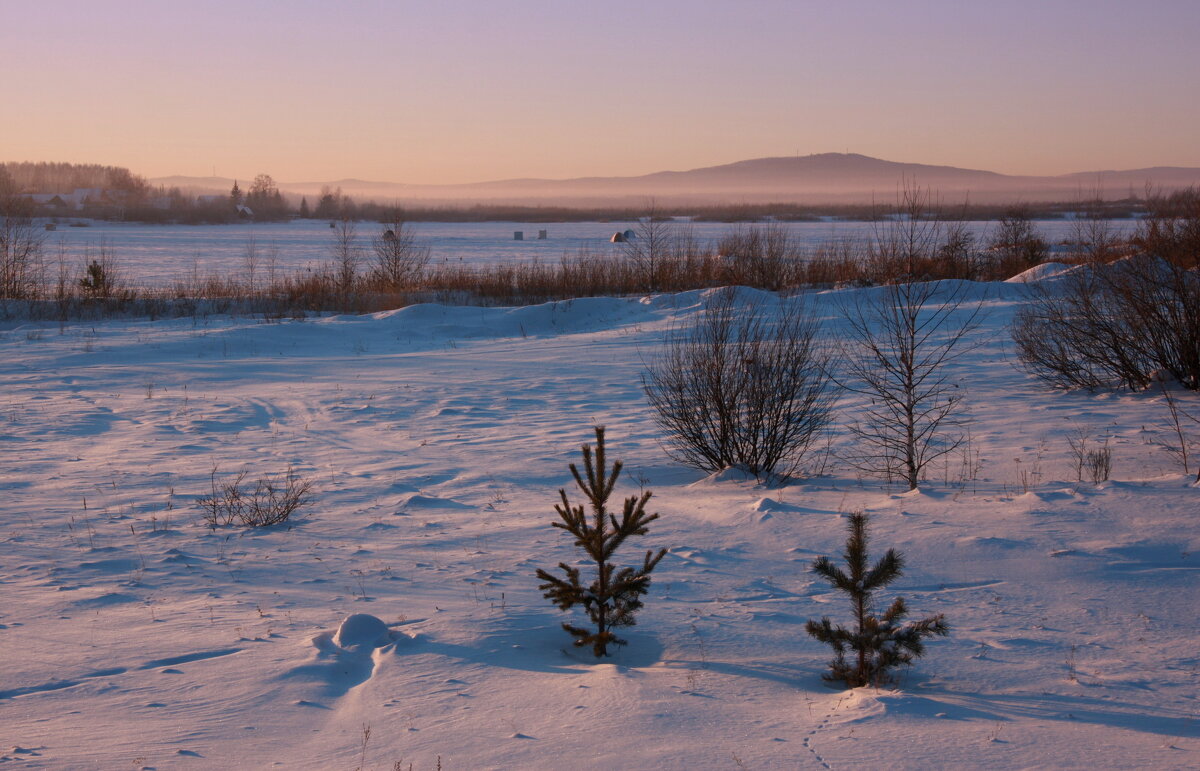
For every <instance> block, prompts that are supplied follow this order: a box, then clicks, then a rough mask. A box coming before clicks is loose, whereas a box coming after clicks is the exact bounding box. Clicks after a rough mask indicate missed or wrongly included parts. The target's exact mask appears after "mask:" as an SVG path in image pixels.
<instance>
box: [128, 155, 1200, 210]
mask: <svg viewBox="0 0 1200 771" xmlns="http://www.w3.org/2000/svg"><path fill="white" fill-rule="evenodd" d="M149 181H150V183H151V184H154V185H160V184H161V185H166V186H168V187H172V186H176V187H181V188H184V189H188V190H192V191H200V190H219V191H227V190H229V188H230V187H232V185H233V180H232V179H225V178H218V177H160V178H157V179H151V180H149ZM241 184H242V186H243V187H245V186H246V184H247V182H246V181H242V182H241ZM905 184H912V185H918V186H920V187H923V188H928V189H930V190H932V191H935V192H936V193H937V194H938V195H939V196H940V197H941V198H942V199H943V200H944V201H947V202H954V201H959V200H963V199H967V198H969V199H970V200H971V201H973V202H976V203H987V202H996V201H1011V200H1017V199H1020V200H1025V201H1031V202H1032V201H1066V200H1072V199H1074V198H1085V197H1090V196H1092V195H1094V193H1095V192H1096V191H1097V190H1100V191H1102V192H1103V193H1104V195H1105V197H1107V198H1119V197H1124V196H1125V195H1127V194H1128V193H1129V192H1130V191H1132V192H1134V193H1137V194H1141V193H1142V192H1143V191H1144V189H1145V188H1146V187H1148V186H1149V187H1152V188H1156V189H1162V190H1168V191H1169V190H1174V189H1178V188H1181V187H1187V186H1190V185H1200V168H1183V167H1169V166H1168V167H1163V166H1160V167H1153V168H1147V169H1129V170H1122V171H1089V172H1079V173H1075V174H1065V175H1061V176H1051V177H1044V176H1041V177H1039V176H1010V175H1005V174H998V173H996V172H993V171H983V170H979V169H961V168H957V167H954V166H933V165H929V164H922V163H898V162H895V161H886V160H882V159H879V158H871V157H869V156H865V155H858V154H854V153H822V154H818V155H807V156H795V157H781V158H756V159H753V160H746V161H738V162H736V163H728V164H723V165H720V166H708V167H704V168H699V169H691V170H688V171H660V172H656V173H653V174H645V175H641V176H632V177H580V178H575V179H561V180H554V179H509V180H498V181H493V182H477V183H471V184H458V185H412V184H404V183H397V182H370V181H364V180H357V179H343V180H335V181H331V182H292V183H289V182H280V183H279V187H280V189H281V190H283V191H284V192H286V193H291V194H294V195H308V196H314V195H316V194H318V193H319V192H320V189H321V188H322V187H323V186H329V187H331V188H338V187H340V188H341V190H342V192H343V193H345V194H347V195H350V196H353V197H355V198H359V199H363V200H365V199H371V198H373V199H375V200H378V201H381V202H382V201H393V200H394V201H399V202H403V203H409V204H412V203H425V204H433V203H446V202H458V203H464V202H480V203H522V204H534V205H537V204H555V205H578V206H591V205H610V204H628V203H638V202H643V201H645V199H647V198H649V197H655V198H657V199H660V200H662V201H663V202H664V203H665V202H668V201H670V202H672V203H675V202H678V203H684V202H688V203H697V204H700V203H708V204H711V203H737V202H744V203H767V202H779V203H782V202H797V203H862V202H869V201H871V200H877V201H883V202H890V201H892V200H894V199H895V197H896V194H897V191H898V190H899V189H900V188H901V187H902V186H903V185H905Z"/></svg>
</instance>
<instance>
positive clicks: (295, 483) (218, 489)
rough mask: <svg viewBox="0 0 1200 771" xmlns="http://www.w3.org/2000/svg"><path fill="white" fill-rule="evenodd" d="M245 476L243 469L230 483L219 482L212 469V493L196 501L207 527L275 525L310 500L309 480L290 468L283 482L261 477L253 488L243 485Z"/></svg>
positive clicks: (214, 470)
mask: <svg viewBox="0 0 1200 771" xmlns="http://www.w3.org/2000/svg"><path fill="white" fill-rule="evenodd" d="M248 474H249V472H248V471H247V470H245V469H243V470H241V471H239V472H238V473H237V474H236V475H235V476H234V477H233V479H232V480H230V481H225V482H220V483H218V482H217V469H216V468H215V467H214V468H213V470H212V474H211V484H212V492H211V494H209V495H206V496H203V497H201V498H200V499H199V500H198V501H197V503H198V504H199V505H200V508H201V509H202V510H203V517H204V522H205V523H206V524H207V525H208V526H209V527H213V528H216V527H223V526H229V525H237V526H240V527H266V526H268V525H277V524H279V523H280V522H286V521H287V520H288V518H289V517H291V516H292V514H294V513H295V512H296V510H297V509H299V508H300V507H301V506H303V505H305V504H306V503H309V502H310V500H311V498H310V497H309V493H310V492H311V491H312V482H311V480H308V479H305V478H304V477H301V476H300V475H299V474H297V473H296V471H295V470H294V469H293V468H292V467H291V466H288V469H287V472H286V473H285V474H284V475H283V478H282V479H277V478H272V477H270V476H264V477H260V478H259V479H258V480H257V481H256V482H255V483H254V487H253V488H250V487H248V486H244V485H243V483H244V482H245V481H246V477H247V475H248Z"/></svg>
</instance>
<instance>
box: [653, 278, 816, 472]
mask: <svg viewBox="0 0 1200 771" xmlns="http://www.w3.org/2000/svg"><path fill="white" fill-rule="evenodd" d="M818 332H819V327H818V324H817V321H816V320H815V319H814V318H813V316H812V315H811V314H809V313H808V312H807V311H806V310H805V308H804V306H803V304H802V303H801V302H800V301H799V299H798V298H795V299H793V300H791V301H786V300H781V301H780V305H779V306H778V309H777V310H776V311H775V313H774V318H770V317H769V315H768V312H767V310H766V309H765V308H763V307H761V306H758V305H755V304H749V303H748V304H745V305H742V306H740V307H739V305H738V303H737V293H736V291H735V290H733V289H722V290H719V291H718V292H716V293H715V294H713V295H712V297H710V298H709V300H708V302H707V304H706V305H705V307H704V310H703V311H702V312H701V313H700V314H699V316H698V317H697V318H696V320H695V322H694V323H693V324H692V325H691V326H690V328H688V329H686V330H683V331H679V332H675V333H672V335H671V336H670V337H668V339H667V341H666V343H665V344H664V346H663V349H662V351H661V352H660V353H659V355H658V356H657V358H655V359H654V360H653V361H651V362H649V363H648V364H647V367H646V370H645V372H644V373H643V375H642V385H643V388H644V389H645V392H646V398H647V399H648V401H649V403H650V406H651V408H653V410H654V416H655V421H656V422H657V423H658V425H659V426H660V427H661V428H662V429H663V430H664V431H665V432H666V434H667V443H668V452H670V454H671V455H672V456H673V457H675V458H676V459H677V460H679V461H680V462H681V463H683V464H685V465H688V466H691V467H693V468H698V469H701V470H703V471H719V470H721V469H725V468H730V467H736V468H741V469H743V470H745V471H747V472H749V473H751V474H754V475H755V477H757V478H758V479H760V480H767V479H770V478H771V477H773V476H776V475H780V476H788V475H792V474H795V473H796V472H797V471H798V470H799V468H800V464H801V462H802V461H803V459H804V456H805V453H806V452H807V450H808V449H809V447H810V445H811V444H812V443H813V441H814V440H815V439H816V438H817V436H818V435H819V434H820V432H821V431H822V430H823V429H824V428H825V426H826V425H828V423H829V420H830V412H831V409H832V405H833V401H834V392H833V389H832V388H831V386H830V381H829V376H828V374H827V369H828V354H827V351H826V349H825V347H824V346H823V345H822V344H821V343H820V341H819V339H818Z"/></svg>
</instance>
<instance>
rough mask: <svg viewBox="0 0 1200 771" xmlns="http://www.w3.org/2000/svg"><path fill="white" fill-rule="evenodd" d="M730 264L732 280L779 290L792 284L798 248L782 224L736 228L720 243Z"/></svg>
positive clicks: (721, 252) (734, 282)
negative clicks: (743, 228)
mask: <svg viewBox="0 0 1200 771" xmlns="http://www.w3.org/2000/svg"><path fill="white" fill-rule="evenodd" d="M717 254H719V255H721V257H723V258H724V259H725V260H726V262H727V264H728V275H729V279H730V280H729V283H731V284H741V285H743V286H752V287H756V288H759V289H767V290H770V291H773V292H774V291H779V290H780V289H783V288H785V287H787V286H790V285H792V284H793V281H794V279H793V276H792V273H793V272H794V266H795V265H796V264H797V263H798V262H799V261H800V254H799V249H798V248H797V247H796V245H795V244H794V243H793V241H792V237H791V236H790V235H789V234H788V231H787V228H785V227H784V226H782V225H779V224H770V225H767V226H765V227H759V226H752V227H750V228H748V229H745V230H742V229H738V230H734V231H733V232H731V233H729V234H727V235H726V236H725V237H723V238H722V239H721V240H720V241H718V242H717Z"/></svg>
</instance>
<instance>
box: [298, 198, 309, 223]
mask: <svg viewBox="0 0 1200 771" xmlns="http://www.w3.org/2000/svg"><path fill="white" fill-rule="evenodd" d="M308 217H309V211H308V198H304V197H302V198H301V199H300V219H305V220H306V219H308Z"/></svg>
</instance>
